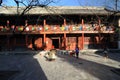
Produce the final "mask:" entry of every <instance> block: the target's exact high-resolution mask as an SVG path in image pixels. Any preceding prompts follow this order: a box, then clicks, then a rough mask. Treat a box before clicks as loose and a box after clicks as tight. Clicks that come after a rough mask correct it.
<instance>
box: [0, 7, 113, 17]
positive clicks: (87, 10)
mask: <svg viewBox="0 0 120 80" xmlns="http://www.w3.org/2000/svg"><path fill="white" fill-rule="evenodd" d="M24 9H25V7H20V8H19V13H20V14H21V13H22V12H23V10H24ZM108 13H112V12H108V11H106V10H105V8H104V7H87V6H85V7H82V6H49V7H44V8H42V7H34V8H31V9H30V10H29V11H27V12H26V13H25V14H30V15H33V14H36V15H37V14H43V15H48V14H83V15H84V14H88V15H94V14H99V15H107V14H108ZM0 14H4V15H15V14H18V13H17V7H0Z"/></svg>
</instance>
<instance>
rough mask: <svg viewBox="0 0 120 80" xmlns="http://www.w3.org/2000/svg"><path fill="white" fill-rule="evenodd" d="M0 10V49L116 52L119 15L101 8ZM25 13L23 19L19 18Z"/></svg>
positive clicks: (64, 7) (71, 7)
mask: <svg viewBox="0 0 120 80" xmlns="http://www.w3.org/2000/svg"><path fill="white" fill-rule="evenodd" d="M24 10H25V8H24V7H20V8H19V9H17V8H16V7H0V49H1V50H15V49H16V48H19V47H21V48H27V49H35V50H50V49H53V48H55V49H63V50H74V49H75V47H76V45H78V47H79V48H80V49H101V48H103V46H106V45H107V46H108V47H109V48H112V49H117V48H119V39H118V37H119V36H118V35H119V34H118V28H119V25H120V23H119V21H120V13H118V14H116V15H113V12H111V11H107V10H106V9H105V8H104V7H81V6H69V7H67V6H57V7H52V6H51V7H45V8H41V7H33V8H31V9H29V10H27V11H26V12H24ZM23 12H24V15H21V14H22V13H23Z"/></svg>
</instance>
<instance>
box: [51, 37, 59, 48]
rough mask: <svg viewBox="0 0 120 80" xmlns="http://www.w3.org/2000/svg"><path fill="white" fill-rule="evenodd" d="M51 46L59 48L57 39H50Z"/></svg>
mask: <svg viewBox="0 0 120 80" xmlns="http://www.w3.org/2000/svg"><path fill="white" fill-rule="evenodd" d="M52 45H53V46H54V48H59V39H52Z"/></svg>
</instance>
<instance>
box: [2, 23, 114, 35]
mask: <svg viewBox="0 0 120 80" xmlns="http://www.w3.org/2000/svg"><path fill="white" fill-rule="evenodd" d="M14 28H15V26H11V27H9V28H8V27H6V26H5V27H3V26H0V32H1V33H4V32H12V31H13V30H15V32H22V31H23V30H24V31H23V32H41V33H45V32H50V33H63V32H66V33H82V32H84V33H99V32H103V33H108V32H112V33H113V32H114V27H113V26H101V27H99V26H98V25H90V24H85V25H84V26H82V25H66V26H64V25H62V26H60V25H45V26H42V25H38V26H36V25H29V26H27V27H25V26H16V28H15V29H14Z"/></svg>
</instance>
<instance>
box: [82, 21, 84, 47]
mask: <svg viewBox="0 0 120 80" xmlns="http://www.w3.org/2000/svg"><path fill="white" fill-rule="evenodd" d="M82 49H84V20H83V19H82Z"/></svg>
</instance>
